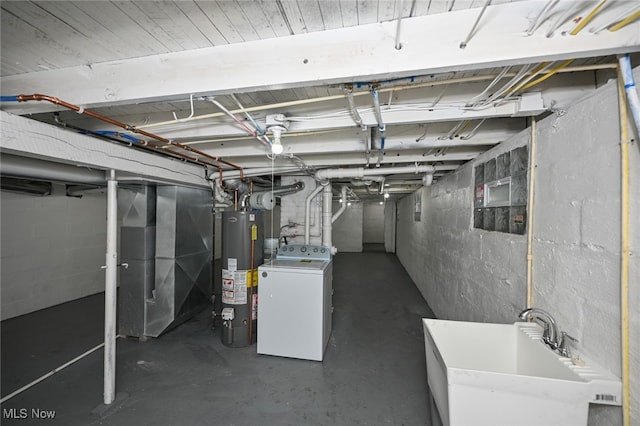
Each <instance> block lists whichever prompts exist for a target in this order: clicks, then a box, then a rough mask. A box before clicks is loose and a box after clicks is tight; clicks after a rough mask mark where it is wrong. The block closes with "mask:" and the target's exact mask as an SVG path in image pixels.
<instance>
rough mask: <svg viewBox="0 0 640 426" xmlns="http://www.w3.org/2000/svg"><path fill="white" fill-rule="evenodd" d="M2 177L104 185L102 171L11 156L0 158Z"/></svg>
mask: <svg viewBox="0 0 640 426" xmlns="http://www.w3.org/2000/svg"><path fill="white" fill-rule="evenodd" d="M0 171H1V172H2V176H13V177H23V178H31V179H41V180H51V181H56V182H73V183H87V184H102V185H104V182H105V176H104V171H102V170H94V169H89V168H86V167H78V166H71V165H68V164H62V163H54V162H50V161H43V160H37V159H35V158H29V157H20V156H16V155H11V154H2V156H0Z"/></svg>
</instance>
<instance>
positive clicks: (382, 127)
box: [371, 86, 387, 167]
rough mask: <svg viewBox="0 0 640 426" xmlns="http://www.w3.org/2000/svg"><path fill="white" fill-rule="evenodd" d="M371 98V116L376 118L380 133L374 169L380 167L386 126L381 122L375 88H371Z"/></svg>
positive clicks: (378, 99)
mask: <svg viewBox="0 0 640 426" xmlns="http://www.w3.org/2000/svg"><path fill="white" fill-rule="evenodd" d="M371 96H372V97H373V115H375V117H376V122H377V123H378V131H379V132H380V151H378V163H377V165H376V167H380V162H381V161H382V156H383V155H384V142H385V139H386V137H387V132H386V129H387V126H385V125H384V121H382V111H380V98H379V96H378V89H377V87H375V86H374V87H372V88H371Z"/></svg>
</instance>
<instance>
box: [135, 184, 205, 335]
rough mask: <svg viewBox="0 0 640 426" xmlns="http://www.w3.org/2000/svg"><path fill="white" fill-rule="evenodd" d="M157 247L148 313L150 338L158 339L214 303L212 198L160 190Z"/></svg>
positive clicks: (166, 188) (202, 192) (178, 189)
mask: <svg viewBox="0 0 640 426" xmlns="http://www.w3.org/2000/svg"><path fill="white" fill-rule="evenodd" d="M155 244H156V256H155V288H154V289H153V290H152V292H151V298H149V299H147V303H146V312H145V321H146V324H145V335H146V336H154V337H155V336H158V335H160V334H161V333H163V332H164V331H166V330H168V329H169V328H172V327H174V326H176V325H178V324H180V323H181V322H183V321H185V320H187V319H188V318H190V317H192V316H193V315H194V314H195V313H197V312H199V311H200V310H201V309H202V307H203V306H204V305H206V304H207V303H209V301H210V300H211V256H212V253H213V217H212V200H211V192H210V191H205V190H200V189H194V188H186V187H179V186H159V187H158V188H157V204H156V240H155Z"/></svg>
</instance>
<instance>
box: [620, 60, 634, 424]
mask: <svg viewBox="0 0 640 426" xmlns="http://www.w3.org/2000/svg"><path fill="white" fill-rule="evenodd" d="M623 80H624V77H623V71H622V65H621V66H620V68H619V69H618V104H619V108H620V111H619V113H620V172H621V173H620V187H621V193H620V257H621V259H620V328H621V330H620V335H621V348H620V351H621V352H622V360H621V362H622V423H623V425H624V426H630V425H631V389H630V384H629V378H630V375H629V355H630V353H629V144H630V138H629V130H628V129H629V120H628V118H627V117H628V111H627V104H626V102H625V99H624V98H625V91H626V84H624V83H623Z"/></svg>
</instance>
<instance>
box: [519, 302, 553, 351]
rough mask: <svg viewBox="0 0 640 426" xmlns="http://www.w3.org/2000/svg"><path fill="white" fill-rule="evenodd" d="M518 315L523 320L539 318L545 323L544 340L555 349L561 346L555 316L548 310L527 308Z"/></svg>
mask: <svg viewBox="0 0 640 426" xmlns="http://www.w3.org/2000/svg"><path fill="white" fill-rule="evenodd" d="M518 317H519V318H520V319H521V320H527V319H538V320H540V322H542V324H544V333H543V334H542V341H543V342H544V343H545V344H546V345H547V346H549V347H550V348H551V349H553V350H554V351H555V350H557V349H558V348H559V347H560V342H559V341H558V325H557V324H556V321H555V320H554V319H553V317H552V316H551V315H550V314H549V313H548V312H546V311H543V310H542V309H539V308H527V309H525V310H524V311H522V312H520V315H518Z"/></svg>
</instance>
